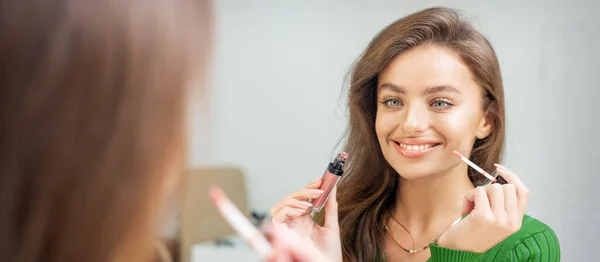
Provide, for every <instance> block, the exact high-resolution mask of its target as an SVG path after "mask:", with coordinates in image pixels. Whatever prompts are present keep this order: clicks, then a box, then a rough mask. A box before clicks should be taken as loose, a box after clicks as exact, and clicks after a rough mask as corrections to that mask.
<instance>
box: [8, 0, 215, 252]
mask: <svg viewBox="0 0 600 262" xmlns="http://www.w3.org/2000/svg"><path fill="white" fill-rule="evenodd" d="M210 8H211V6H210V4H209V3H207V1H201V0H177V1H164V0H102V1H98V0H55V1H39V0H18V1H13V0H0V37H1V38H2V40H1V41H0V86H1V91H0V261H13V262H31V261H51V262H52V261H61V262H63V261H67V262H70V261H87V262H90V261H92V262H94V261H102V262H105V261H148V258H149V255H150V253H151V252H152V251H151V248H152V247H151V246H152V244H153V241H154V240H155V238H154V233H155V231H156V230H157V226H156V223H157V222H158V221H157V220H158V217H157V213H158V212H157V209H158V208H160V207H159V206H160V205H161V202H162V201H163V199H162V198H164V192H163V191H164V190H163V189H164V186H163V185H164V183H165V181H166V180H168V179H169V178H168V177H167V176H169V175H176V172H175V171H173V172H171V174H167V171H168V170H166V169H168V168H172V167H173V166H174V165H173V163H177V162H178V160H180V159H182V158H185V157H184V156H182V154H183V153H182V152H183V150H184V148H183V147H184V143H185V121H184V119H185V115H184V113H185V112H184V110H185V106H186V105H185V97H186V94H187V91H188V89H186V86H187V85H189V82H190V81H192V80H194V79H196V80H198V78H200V77H198V76H201V75H202V72H203V70H204V68H205V59H206V58H207V57H208V52H209V50H208V49H209V47H210V43H209V41H210V38H209V36H210V33H211V32H210V31H211V30H210V24H211V20H212V18H211V11H210Z"/></svg>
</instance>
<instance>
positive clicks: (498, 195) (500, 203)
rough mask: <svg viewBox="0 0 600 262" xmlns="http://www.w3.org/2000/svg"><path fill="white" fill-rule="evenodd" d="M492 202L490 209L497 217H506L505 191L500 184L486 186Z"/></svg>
mask: <svg viewBox="0 0 600 262" xmlns="http://www.w3.org/2000/svg"><path fill="white" fill-rule="evenodd" d="M485 188H486V191H487V193H488V198H489V200H490V208H491V210H492V212H493V213H494V215H495V216H505V215H506V209H505V206H504V189H502V186H501V185H500V184H491V185H488V186H485Z"/></svg>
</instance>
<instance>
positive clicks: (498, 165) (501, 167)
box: [494, 164, 507, 172]
mask: <svg viewBox="0 0 600 262" xmlns="http://www.w3.org/2000/svg"><path fill="white" fill-rule="evenodd" d="M494 166H496V168H498V170H500V171H503V172H506V171H507V168H506V167H503V166H502V165H500V164H494Z"/></svg>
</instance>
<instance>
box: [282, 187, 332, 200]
mask: <svg viewBox="0 0 600 262" xmlns="http://www.w3.org/2000/svg"><path fill="white" fill-rule="evenodd" d="M321 194H323V190H321V189H316V188H306V187H305V188H302V189H300V190H297V191H295V192H294V193H291V194H290V195H288V196H286V197H285V198H284V199H290V198H294V199H298V200H308V199H312V198H317V197H319V196H320V195H321Z"/></svg>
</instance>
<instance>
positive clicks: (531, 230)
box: [511, 214, 554, 238]
mask: <svg viewBox="0 0 600 262" xmlns="http://www.w3.org/2000/svg"><path fill="white" fill-rule="evenodd" d="M544 233H552V234H554V230H553V229H552V228H551V227H550V226H548V225H547V224H546V223H544V222H542V221H540V220H539V219H537V218H534V217H532V216H530V215H527V214H525V215H524V216H523V221H522V223H521V228H520V229H519V231H517V232H516V233H514V234H513V235H512V236H511V237H513V238H515V237H521V238H523V237H530V236H533V235H536V234H544Z"/></svg>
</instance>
